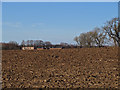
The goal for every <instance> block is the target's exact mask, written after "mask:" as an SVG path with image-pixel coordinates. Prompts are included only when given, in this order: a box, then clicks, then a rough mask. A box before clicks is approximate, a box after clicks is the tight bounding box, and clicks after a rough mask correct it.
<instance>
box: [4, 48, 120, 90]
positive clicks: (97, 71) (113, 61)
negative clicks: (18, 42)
mask: <svg viewBox="0 0 120 90" xmlns="http://www.w3.org/2000/svg"><path fill="white" fill-rule="evenodd" d="M2 55H3V56H2V75H3V76H2V78H3V83H2V86H3V88H45V87H46V88H48V87H49V88H83V87H84V88H118V78H119V73H118V56H119V55H120V54H119V55H118V48H115V47H107V48H80V49H62V50H43V51H42V50H40V51H39V50H33V51H22V50H3V52H2Z"/></svg>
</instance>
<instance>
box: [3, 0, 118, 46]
mask: <svg viewBox="0 0 120 90" xmlns="http://www.w3.org/2000/svg"><path fill="white" fill-rule="evenodd" d="M114 17H118V3H117V2H111V3H109V2H96V3H95V2H85V3H84V2H79V3H78V2H64V3H63V2H56V3H55V2H49V3H48V2H45V3H44V2H26V3H25V2H14V3H12V2H11V3H10V2H3V4H2V24H3V28H2V40H3V42H8V41H11V40H12V41H17V42H19V43H21V41H22V40H31V39H32V40H43V41H50V42H52V43H53V44H56V43H60V42H67V43H72V44H73V43H75V42H74V41H73V38H74V37H75V36H78V35H80V33H83V32H88V31H90V30H92V29H94V28H95V27H101V26H103V25H104V23H105V22H106V21H108V20H111V19H112V18H114Z"/></svg>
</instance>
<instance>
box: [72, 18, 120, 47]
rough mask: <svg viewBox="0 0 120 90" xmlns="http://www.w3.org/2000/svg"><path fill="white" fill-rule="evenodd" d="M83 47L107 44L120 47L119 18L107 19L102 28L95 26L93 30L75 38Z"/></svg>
mask: <svg viewBox="0 0 120 90" xmlns="http://www.w3.org/2000/svg"><path fill="white" fill-rule="evenodd" d="M74 41H76V42H77V45H78V46H81V47H92V46H98V47H102V46H105V45H108V46H111V45H114V46H119V47H120V23H119V19H118V18H113V19H112V20H110V21H107V22H106V23H105V25H104V26H103V27H101V28H98V27H95V28H94V29H93V30H92V31H89V32H86V33H81V34H80V35H79V36H76V37H75V38H74Z"/></svg>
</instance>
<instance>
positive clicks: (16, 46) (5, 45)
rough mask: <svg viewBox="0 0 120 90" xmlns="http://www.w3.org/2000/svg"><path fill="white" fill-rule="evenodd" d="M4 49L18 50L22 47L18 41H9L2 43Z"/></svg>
mask: <svg viewBox="0 0 120 90" xmlns="http://www.w3.org/2000/svg"><path fill="white" fill-rule="evenodd" d="M1 46H2V48H1V49H3V50H18V49H20V46H19V44H18V43H17V42H16V41H10V42H9V43H2V44H1Z"/></svg>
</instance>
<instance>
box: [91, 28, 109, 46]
mask: <svg viewBox="0 0 120 90" xmlns="http://www.w3.org/2000/svg"><path fill="white" fill-rule="evenodd" d="M91 36H92V38H93V41H95V44H96V45H97V46H99V47H100V46H103V44H105V43H107V41H108V40H107V37H106V33H104V31H103V30H101V29H100V28H98V27H96V28H94V30H93V31H92V32H91Z"/></svg>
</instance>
